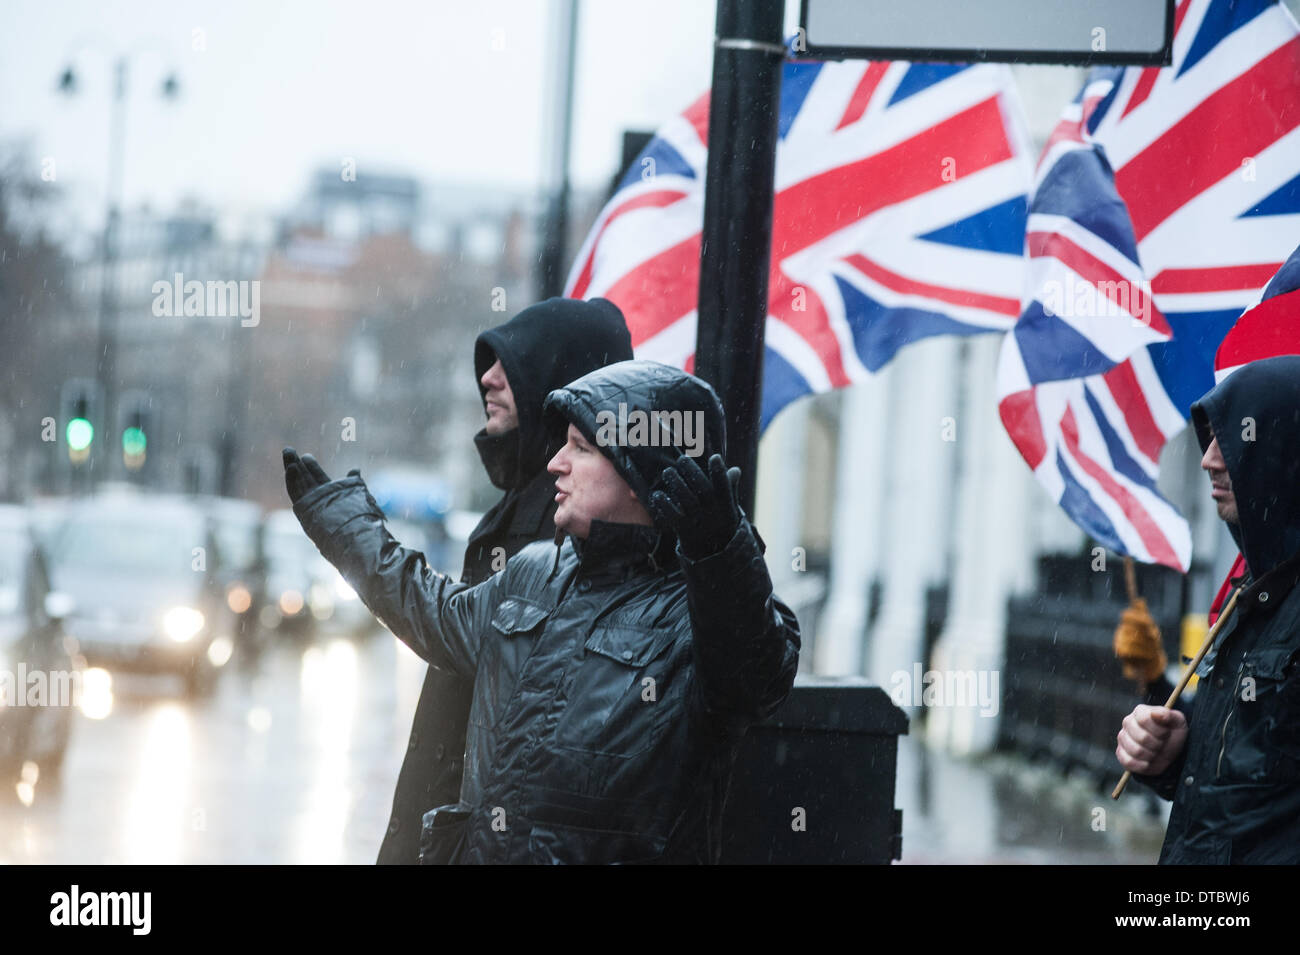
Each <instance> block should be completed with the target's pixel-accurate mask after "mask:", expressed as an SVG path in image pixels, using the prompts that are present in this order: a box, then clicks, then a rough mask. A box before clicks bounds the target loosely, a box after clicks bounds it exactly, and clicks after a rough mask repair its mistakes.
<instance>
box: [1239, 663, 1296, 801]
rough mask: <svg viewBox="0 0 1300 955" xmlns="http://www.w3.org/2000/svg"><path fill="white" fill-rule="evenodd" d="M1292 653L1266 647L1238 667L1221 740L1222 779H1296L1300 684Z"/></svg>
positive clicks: (1273, 780)
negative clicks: (1238, 671) (1228, 714)
mask: <svg viewBox="0 0 1300 955" xmlns="http://www.w3.org/2000/svg"><path fill="white" fill-rule="evenodd" d="M1296 655H1297V651H1296V650H1295V649H1293V648H1290V647H1265V648H1262V649H1258V650H1255V651H1253V652H1251V653H1250V654H1249V655H1248V656H1247V657H1246V659H1245V660H1244V661H1243V662H1242V667H1241V673H1240V676H1239V679H1238V681H1237V685H1236V687H1235V688H1234V692H1233V700H1232V705H1231V710H1230V716H1229V717H1228V719H1227V721H1226V724H1225V727H1224V732H1223V734H1222V737H1223V738H1222V744H1223V761H1222V770H1223V772H1224V775H1225V776H1226V777H1227V778H1231V779H1248V780H1254V781H1260V782H1276V781H1280V780H1296V779H1300V722H1298V721H1300V683H1298V682H1297V674H1296V666H1295V664H1296Z"/></svg>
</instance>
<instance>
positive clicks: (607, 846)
mask: <svg viewBox="0 0 1300 955" xmlns="http://www.w3.org/2000/svg"><path fill="white" fill-rule="evenodd" d="M665 845H666V840H664V839H662V838H656V837H651V836H648V835H643V834H641V833H636V832H625V831H623V830H618V829H586V828H582V827H580V826H564V825H560V824H558V823H545V824H540V825H534V826H533V828H532V829H531V830H530V831H529V833H528V857H529V860H530V861H532V862H534V863H536V864H538V865H645V864H650V863H655V862H658V861H659V860H660V858H661V857H662V856H663V852H664V846H665Z"/></svg>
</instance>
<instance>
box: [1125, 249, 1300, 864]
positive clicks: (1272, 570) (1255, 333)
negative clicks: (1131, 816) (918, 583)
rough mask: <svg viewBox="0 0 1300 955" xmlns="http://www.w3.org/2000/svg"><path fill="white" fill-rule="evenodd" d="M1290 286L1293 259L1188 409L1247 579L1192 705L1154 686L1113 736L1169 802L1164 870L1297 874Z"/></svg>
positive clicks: (1295, 489)
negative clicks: (1250, 867)
mask: <svg viewBox="0 0 1300 955" xmlns="http://www.w3.org/2000/svg"><path fill="white" fill-rule="evenodd" d="M1298 288H1300V249H1298V250H1297V251H1296V252H1295V253H1294V254H1292V256H1291V258H1290V260H1289V261H1288V262H1287V264H1286V265H1285V266H1283V268H1282V270H1281V271H1280V272H1279V273H1278V275H1277V276H1276V277H1275V278H1274V280H1273V281H1272V282H1271V283H1270V284H1269V286H1268V287H1267V288H1266V289H1265V291H1264V294H1263V299H1262V301H1261V303H1260V304H1259V305H1257V306H1255V307H1254V308H1252V309H1250V310H1248V311H1247V312H1246V313H1245V314H1244V315H1243V316H1242V318H1241V320H1240V321H1239V322H1238V323H1237V325H1236V326H1234V328H1233V329H1232V331H1231V332H1229V334H1228V336H1227V337H1226V338H1225V340H1224V342H1223V344H1222V345H1221V346H1220V348H1219V352H1218V359H1217V362H1216V366H1217V373H1218V376H1219V378H1220V381H1219V383H1218V384H1217V385H1216V386H1215V387H1214V388H1213V389H1212V390H1211V391H1210V392H1209V393H1208V394H1207V395H1205V397H1203V398H1202V399H1201V400H1200V401H1198V402H1197V403H1196V404H1194V405H1193V406H1192V420H1193V424H1194V425H1195V428H1196V435H1197V438H1198V439H1199V441H1200V444H1201V447H1202V449H1203V450H1204V452H1205V454H1204V457H1203V458H1202V460H1201V467H1202V468H1203V469H1204V470H1205V471H1206V472H1208V474H1209V477H1210V482H1211V487H1212V496H1213V498H1214V501H1215V505H1216V508H1217V509H1218V513H1219V517H1220V518H1221V519H1222V520H1223V521H1225V522H1226V523H1227V524H1228V528H1229V530H1230V531H1231V533H1232V536H1233V538H1234V539H1235V540H1236V542H1237V545H1238V547H1239V548H1240V550H1241V558H1242V559H1241V561H1240V562H1239V563H1240V565H1241V566H1242V567H1243V569H1244V576H1243V578H1242V579H1241V582H1240V585H1239V586H1238V588H1237V590H1236V592H1235V593H1234V595H1233V597H1232V599H1231V600H1230V601H1229V602H1228V604H1227V606H1226V607H1225V608H1224V610H1223V611H1222V614H1221V616H1220V618H1219V620H1217V621H1216V627H1215V629H1214V630H1213V631H1211V634H1210V637H1209V638H1207V641H1206V643H1207V646H1206V647H1205V648H1204V649H1203V651H1202V654H1201V655H1200V656H1198V660H1197V661H1194V664H1199V665H1195V666H1194V668H1195V672H1196V674H1197V675H1198V676H1199V677H1200V683H1199V686H1198V690H1197V694H1196V698H1195V700H1194V706H1193V705H1191V704H1190V703H1187V702H1182V701H1176V703H1175V706H1174V707H1169V706H1155V705H1152V702H1151V701H1152V700H1153V699H1159V697H1160V696H1162V695H1164V694H1166V693H1168V690H1169V686H1168V682H1167V681H1163V680H1162V681H1159V683H1158V684H1157V685H1155V686H1153V687H1152V697H1151V698H1149V701H1148V703H1144V704H1142V705H1140V706H1138V707H1136V708H1135V709H1134V710H1133V712H1132V713H1130V714H1129V715H1128V716H1127V717H1126V718H1125V720H1124V724H1123V728H1122V729H1121V730H1120V732H1119V734H1118V737H1117V746H1116V756H1117V758H1118V759H1119V761H1120V764H1121V765H1122V766H1123V767H1124V768H1125V770H1127V771H1128V772H1130V773H1133V774H1134V775H1135V776H1137V778H1138V779H1139V780H1141V781H1142V782H1144V783H1146V784H1147V785H1149V786H1150V787H1151V788H1152V789H1154V790H1155V791H1156V792H1157V793H1159V794H1160V795H1161V796H1163V797H1164V798H1166V799H1172V800H1173V803H1174V806H1173V811H1172V813H1171V815H1170V819H1169V827H1168V830H1167V832H1166V835H1165V843H1164V848H1163V849H1162V851H1161V855H1160V861H1161V863H1174V864H1177V863H1211V864H1214V863H1219V864H1224V863H1292V864H1294V863H1297V862H1300V672H1298V670H1297V668H1298V667H1300V453H1298V452H1297V448H1300V290H1298ZM1288 352H1289V354H1288ZM1235 570H1236V568H1234V572H1235ZM1234 611H1235V612H1234ZM1184 682H1186V681H1184Z"/></svg>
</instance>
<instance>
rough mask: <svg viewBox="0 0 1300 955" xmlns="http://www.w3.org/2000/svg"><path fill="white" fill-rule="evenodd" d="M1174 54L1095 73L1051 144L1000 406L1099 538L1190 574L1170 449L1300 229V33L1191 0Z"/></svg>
mask: <svg viewBox="0 0 1300 955" xmlns="http://www.w3.org/2000/svg"><path fill="white" fill-rule="evenodd" d="M1175 16H1176V20H1175V33H1174V50H1173V64H1172V65H1171V66H1169V67H1165V68H1155V67H1151V68H1127V69H1119V68H1110V69H1101V70H1095V71H1094V72H1093V73H1092V75H1091V76H1090V78H1089V80H1088V82H1087V84H1086V85H1085V87H1084V89H1083V91H1082V92H1081V93H1080V95H1079V97H1078V99H1077V100H1076V101H1075V102H1074V103H1073V104H1072V105H1071V106H1070V107H1069V108H1068V109H1067V110H1066V112H1065V115H1064V117H1063V119H1062V121H1061V122H1060V123H1059V124H1058V126H1057V128H1056V130H1055V131H1054V132H1053V134H1052V136H1051V138H1050V139H1049V141H1048V143H1047V146H1046V148H1045V150H1044V152H1043V155H1042V158H1041V159H1040V161H1039V167H1038V171H1037V173H1036V175H1035V182H1034V196H1033V200H1032V202H1031V204H1030V211H1029V219H1028V224H1027V227H1026V235H1025V251H1026V255H1027V257H1028V266H1027V274H1028V282H1029V284H1028V286H1027V295H1026V302H1027V305H1026V307H1025V308H1024V310H1023V312H1022V313H1021V316H1020V318H1019V320H1018V321H1017V323H1016V326H1015V328H1014V329H1013V330H1012V332H1011V333H1010V334H1008V335H1007V336H1006V339H1005V342H1004V345H1003V350H1002V356H1001V361H1000V365H999V369H998V389H999V401H1000V405H999V408H1000V412H1001V416H1002V420H1003V423H1004V424H1005V426H1006V428H1007V431H1008V433H1009V434H1010V435H1011V438H1012V440H1013V441H1014V442H1015V444H1016V446H1017V447H1018V448H1019V449H1020V452H1021V454H1023V455H1024V457H1025V459H1026V461H1028V463H1029V465H1030V467H1032V468H1033V469H1034V472H1035V474H1036V475H1037V477H1038V479H1039V481H1040V482H1041V483H1042V484H1043V485H1044V486H1045V487H1046V488H1047V489H1048V491H1049V493H1051V494H1052V496H1053V497H1054V498H1055V499H1056V500H1057V501H1058V502H1059V503H1060V505H1061V507H1062V508H1063V509H1064V510H1065V511H1066V513H1067V514H1069V516H1070V517H1071V519H1073V520H1074V522H1075V523H1076V524H1078V525H1079V526H1080V527H1081V528H1083V529H1084V530H1085V531H1086V532H1087V533H1088V534H1089V535H1091V536H1092V537H1093V538H1094V539H1095V540H1096V541H1098V542H1099V543H1101V544H1104V545H1105V546H1106V547H1108V548H1110V549H1112V550H1114V551H1117V552H1119V553H1121V554H1128V555H1131V556H1132V557H1134V558H1135V559H1138V560H1143V561H1147V562H1155V563H1161V564H1166V565H1168V566H1170V567H1176V568H1179V569H1181V570H1186V569H1187V567H1188V564H1189V562H1190V559H1191V535H1190V532H1189V529H1188V526H1187V522H1186V521H1185V520H1184V518H1183V517H1182V515H1181V514H1180V513H1179V512H1178V511H1177V510H1176V509H1175V508H1174V507H1173V505H1171V504H1170V503H1169V502H1168V501H1167V500H1166V499H1165V497H1164V496H1163V495H1162V494H1161V493H1160V491H1159V489H1158V488H1157V485H1156V480H1157V477H1158V474H1159V457H1160V450H1161V448H1163V447H1164V445H1165V442H1166V441H1167V440H1168V439H1169V438H1171V437H1172V436H1174V435H1175V434H1176V433H1178V432H1179V431H1181V430H1182V429H1183V427H1184V426H1185V421H1186V417H1187V414H1188V411H1189V408H1190V406H1191V404H1192V402H1194V401H1195V400H1196V399H1197V398H1199V397H1200V396H1201V395H1202V394H1204V393H1205V392H1206V391H1208V390H1209V389H1210V388H1211V387H1212V386H1213V385H1214V360H1215V351H1216V349H1217V348H1218V346H1219V344H1220V342H1222V341H1223V339H1224V336H1225V334H1226V333H1227V332H1228V329H1229V328H1231V327H1232V325H1233V323H1234V322H1235V321H1236V319H1237V317H1238V316H1239V315H1241V313H1242V310H1243V308H1245V307H1246V306H1247V305H1249V304H1250V303H1251V302H1252V301H1254V300H1257V299H1258V297H1259V290H1260V289H1261V288H1262V287H1263V286H1264V285H1265V284H1266V283H1267V282H1268V281H1269V278H1270V277H1271V276H1272V275H1273V274H1274V273H1275V272H1276V271H1277V270H1278V267H1279V265H1281V263H1282V262H1283V261H1284V260H1285V259H1286V257H1287V255H1288V253H1289V252H1290V251H1291V249H1292V247H1293V246H1294V245H1295V242H1296V236H1297V235H1298V234H1300V30H1298V29H1297V27H1296V23H1295V21H1294V20H1293V19H1292V18H1291V16H1290V14H1289V13H1288V12H1287V11H1286V10H1285V9H1284V8H1283V7H1281V6H1280V5H1278V4H1277V3H1276V2H1272V0H1181V2H1180V3H1179V4H1178V5H1177V8H1176V12H1175Z"/></svg>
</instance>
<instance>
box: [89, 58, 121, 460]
mask: <svg viewBox="0 0 1300 955" xmlns="http://www.w3.org/2000/svg"><path fill="white" fill-rule="evenodd" d="M126 70H127V61H126V57H125V56H121V57H118V59H117V62H116V63H115V64H114V69H113V113H112V119H111V124H110V130H109V137H108V139H109V143H108V183H107V194H108V210H107V213H106V215H105V217H104V240H103V244H104V248H103V272H102V275H101V277H100V290H99V335H98V338H99V341H98V353H97V354H96V356H95V361H96V364H97V371H98V378H99V381H100V383H101V388H102V390H101V394H102V397H103V402H104V405H103V408H102V409H101V410H100V418H101V419H102V420H101V424H100V426H101V428H102V433H101V437H100V441H99V447H98V450H95V451H92V454H94V455H95V456H96V458H92V460H91V465H92V469H91V481H92V483H93V482H96V481H102V480H104V479H106V478H109V477H111V476H112V475H113V473H114V472H115V471H116V468H115V467H114V464H113V462H114V460H115V458H116V456H117V455H118V454H120V453H121V451H120V450H118V449H117V441H118V440H120V436H119V435H117V434H116V432H117V425H118V420H117V335H116V331H117V328H116V325H117V316H116V314H115V309H116V301H115V298H114V292H115V289H114V288H113V273H114V271H115V270H116V264H117V252H118V249H117V242H118V232H119V229H118V225H119V221H118V220H119V217H120V215H121V212H120V206H121V194H122V166H123V163H124V160H125V157H124V154H123V146H124V144H125V141H126ZM96 459H97V460H98V463H99V466H98V467H95V466H94V465H95V464H96Z"/></svg>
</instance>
